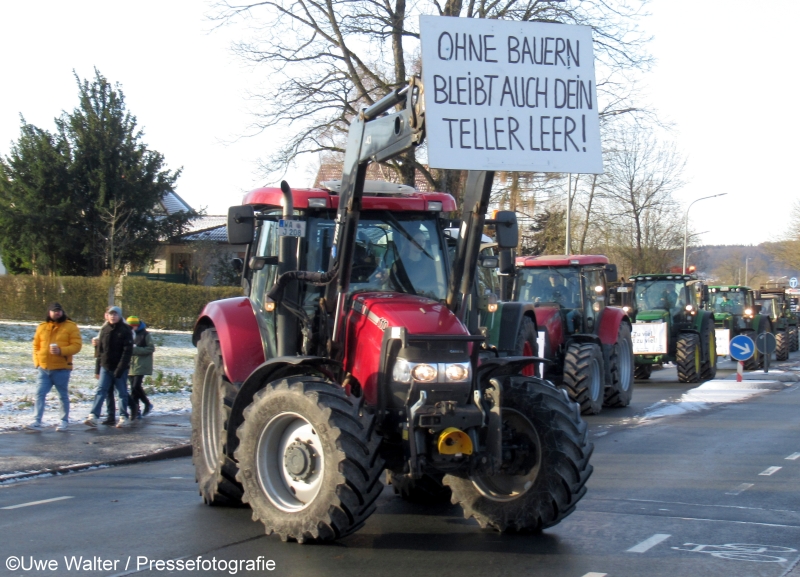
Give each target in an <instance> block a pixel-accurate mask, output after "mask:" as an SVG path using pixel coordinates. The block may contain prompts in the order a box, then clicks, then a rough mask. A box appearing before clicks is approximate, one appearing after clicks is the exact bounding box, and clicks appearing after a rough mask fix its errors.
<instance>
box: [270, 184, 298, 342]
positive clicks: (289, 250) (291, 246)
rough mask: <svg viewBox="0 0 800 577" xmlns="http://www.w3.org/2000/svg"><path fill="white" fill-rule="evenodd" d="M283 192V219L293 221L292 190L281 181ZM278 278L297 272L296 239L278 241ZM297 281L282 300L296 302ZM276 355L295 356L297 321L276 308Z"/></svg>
mask: <svg viewBox="0 0 800 577" xmlns="http://www.w3.org/2000/svg"><path fill="white" fill-rule="evenodd" d="M281 192H283V213H282V216H283V219H284V220H294V218H295V217H294V199H293V198H292V189H291V188H290V187H289V183H287V182H286V181H285V180H283V181H281ZM278 242H279V245H278V276H280V275H282V274H283V273H285V272H289V271H296V270H297V237H293V236H282V237H280V240H279V241H278ZM297 288H298V286H297V281H291V282H289V283H288V284H287V286H286V288H285V289H284V293H283V295H282V298H288V299H289V300H290V301H291V302H297ZM275 330H276V336H277V339H276V341H277V347H278V350H277V353H278V356H279V357H286V356H296V355H297V354H298V353H299V351H298V348H297V319H296V318H294V317H293V316H292V314H291V313H290V312H289V311H288V310H287V309H286V307H278V308H277V312H276V327H275Z"/></svg>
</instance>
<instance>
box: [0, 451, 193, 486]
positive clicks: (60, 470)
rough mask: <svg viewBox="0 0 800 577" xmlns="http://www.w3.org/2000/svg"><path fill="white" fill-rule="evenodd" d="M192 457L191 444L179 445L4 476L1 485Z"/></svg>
mask: <svg viewBox="0 0 800 577" xmlns="http://www.w3.org/2000/svg"><path fill="white" fill-rule="evenodd" d="M191 455H192V445H191V443H186V444H184V445H177V446H175V447H169V448H167V449H160V450H158V451H154V452H152V453H147V454H145V455H131V456H130V457H123V458H122V459H114V460H112V461H97V462H94V463H81V464H79V465H67V466H66V467H56V468H54V469H42V470H41V471H29V472H26V473H19V474H9V475H7V476H5V475H3V476H2V478H0V485H2V484H4V483H8V482H9V481H21V480H25V479H31V478H33V477H40V476H42V475H51V476H55V475H64V474H66V473H77V472H80V471H86V470H88V469H93V468H96V467H116V466H119V465H133V464H135V463H147V462H150V461H166V460H168V459H178V458H181V457H190V456H191Z"/></svg>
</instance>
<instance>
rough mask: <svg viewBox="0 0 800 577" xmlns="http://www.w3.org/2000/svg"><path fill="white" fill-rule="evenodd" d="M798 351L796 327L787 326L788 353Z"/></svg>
mask: <svg viewBox="0 0 800 577" xmlns="http://www.w3.org/2000/svg"><path fill="white" fill-rule="evenodd" d="M797 350H800V337H799V336H798V333H797V325H790V326H789V352H791V353H793V352H795V351H797Z"/></svg>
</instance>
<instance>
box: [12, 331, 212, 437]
mask: <svg viewBox="0 0 800 577" xmlns="http://www.w3.org/2000/svg"><path fill="white" fill-rule="evenodd" d="M145 320H146V319H145ZM37 326H38V323H29V322H21V321H20V322H16V321H0V431H6V430H12V429H19V428H21V427H23V426H24V425H26V424H28V423H31V422H32V421H33V405H34V402H35V401H36V390H37V371H36V369H35V368H34V367H33V335H34V333H35V332H36V327H37ZM80 329H81V336H82V338H83V350H82V351H81V352H80V353H78V354H77V355H75V356H74V357H73V364H74V367H75V368H74V369H73V371H72V376H71V378H70V382H69V396H70V421H71V422H80V421H83V419H85V418H86V416H87V415H88V414H89V410H90V409H91V404H92V399H93V398H94V391H95V387H96V383H97V381H96V380H95V378H94V363H95V359H94V350H93V349H92V344H91V339H92V337H94V336H97V332H98V331H99V330H100V327H99V326H80ZM148 331H149V332H150V333H151V335H152V336H153V340H154V341H155V344H156V352H155V353H154V357H153V368H154V374H153V375H152V377H150V378H149V379H148V378H147V377H145V383H144V385H145V391H146V392H147V395H148V397H149V398H150V401H151V402H152V403H153V406H154V408H153V414H165V413H178V412H187V411H189V410H190V400H189V397H190V393H191V384H192V373H193V372H194V356H195V350H196V349H195V348H194V346H193V345H192V336H191V333H189V332H182V331H161V330H151V329H148ZM58 407H59V401H58V395H57V394H56V390H55V388H53V389H52V390H51V391H50V394H49V395H47V401H46V405H45V411H44V419H43V422H44V423H45V424H50V425H55V424H57V423H58V414H59V411H58ZM103 410H104V411H105V408H104V409H103Z"/></svg>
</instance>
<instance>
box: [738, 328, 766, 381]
mask: <svg viewBox="0 0 800 577" xmlns="http://www.w3.org/2000/svg"><path fill="white" fill-rule="evenodd" d="M741 334H743V335H745V336H748V337H750V340H752V341H753V356H752V357H750V358H749V359H747V360H746V361H745V362H744V368H745V370H747V371H755V370H756V369H757V368H758V367H759V365H761V364H762V363H763V362H764V361H763V360H762V359H761V353H759V352H758V349H757V348H756V333H755V331H742V332H741Z"/></svg>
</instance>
